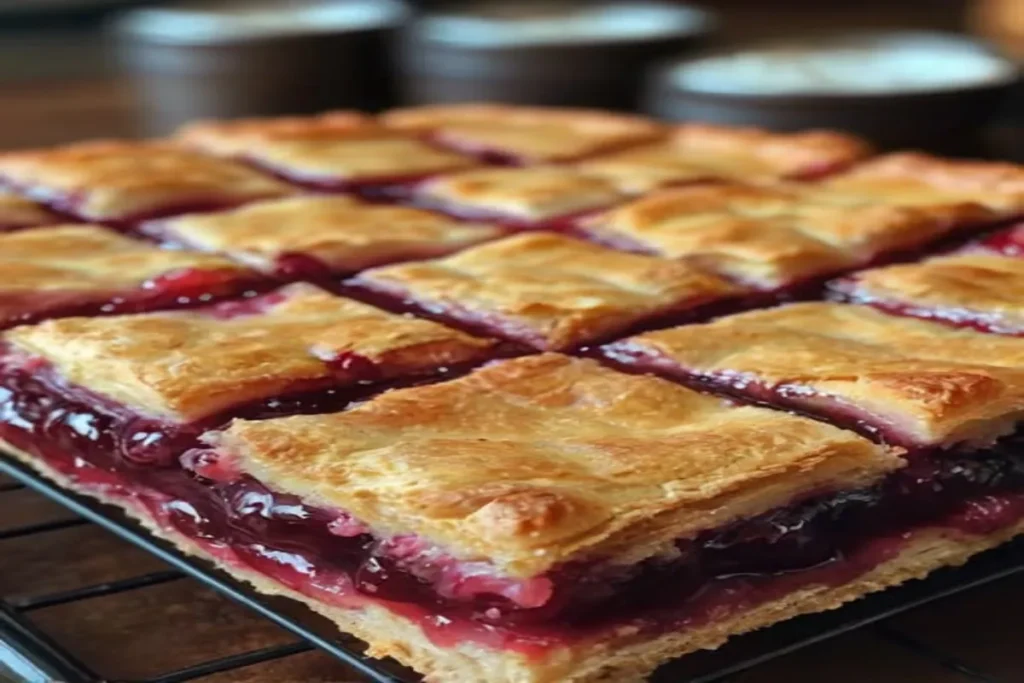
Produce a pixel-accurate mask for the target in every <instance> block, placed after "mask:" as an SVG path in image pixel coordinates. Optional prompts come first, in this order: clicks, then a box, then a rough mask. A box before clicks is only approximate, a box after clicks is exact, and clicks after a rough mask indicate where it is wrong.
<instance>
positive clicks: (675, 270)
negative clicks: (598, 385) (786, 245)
mask: <svg viewBox="0 0 1024 683" xmlns="http://www.w3.org/2000/svg"><path fill="white" fill-rule="evenodd" d="M350 282H351V284H353V285H356V286H358V287H361V288H364V289H367V290H370V291H372V292H377V293H383V294H386V295H389V296H391V297H393V298H394V299H395V300H397V301H402V302H404V303H406V304H409V305H413V306H416V307H417V308H419V309H421V310H423V311H427V312H430V313H433V314H435V315H436V316H438V317H440V319H442V320H445V319H453V320H456V321H459V322H461V323H463V324H465V325H467V326H469V327H470V329H479V330H484V331H486V332H487V333H488V334H494V335H496V336H499V337H504V338H506V339H512V340H516V341H520V342H523V343H526V344H529V345H531V346H533V347H535V348H538V349H566V348H570V347H574V346H579V345H581V344H585V343H589V342H593V341H595V340H598V339H603V338H608V337H609V336H610V335H614V334H616V333H620V332H623V331H624V330H626V329H628V328H630V327H631V326H633V325H635V324H637V323H640V322H642V321H646V320H651V319H653V318H658V317H664V316H671V315H684V316H685V315H686V314H687V313H691V312H693V311H694V309H695V308H697V307H698V306H700V305H701V304H706V303H708V302H711V301H721V300H722V299H724V298H726V297H729V296H734V295H736V294H738V293H740V292H741V291H742V290H741V289H740V288H739V287H737V286H735V285H733V284H730V283H729V282H727V281H725V280H723V279H721V278H719V277H717V276H715V275H711V274H709V273H707V272H704V271H702V270H700V269H699V268H697V267H695V266H693V265H691V264H688V263H683V262H679V261H671V260H667V259H660V258H657V257H652V256H642V255H639V254H628V253H623V252H618V251H614V250H612V249H607V248H605V247H601V246H598V245H595V244H591V243H589V242H583V241H581V240H577V239H573V238H570V237H564V236H562V235H557V234H553V233H539V232H538V233H525V234H521V235H516V236H513V237H508V238H505V239H502V240H499V241H497V242H491V243H489V244H484V245H481V246H477V247H473V248H471V249H467V250H465V251H463V252H460V253H458V254H455V255H454V256H449V257H447V258H443V259H438V260H435V261H423V262H413V263H405V264H400V265H395V266H387V267H384V268H376V269H373V270H369V271H366V272H364V273H362V274H361V275H360V276H358V277H356V278H355V279H354V280H352V281H350Z"/></svg>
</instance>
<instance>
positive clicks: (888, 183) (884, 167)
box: [822, 152, 1024, 216]
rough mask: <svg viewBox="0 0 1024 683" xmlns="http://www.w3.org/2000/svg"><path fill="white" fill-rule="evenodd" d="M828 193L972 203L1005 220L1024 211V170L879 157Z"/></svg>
mask: <svg viewBox="0 0 1024 683" xmlns="http://www.w3.org/2000/svg"><path fill="white" fill-rule="evenodd" d="M822 184H823V185H824V186H826V187H828V188H832V189H835V190H837V191H841V192H844V193H848V194H860V195H863V196H865V197H867V198H876V199H880V200H883V201H895V202H899V203H901V204H913V205H919V206H931V205H934V204H948V203H951V202H972V203H975V204H980V205H982V206H985V207H987V208H988V209H990V210H991V211H993V212H995V213H996V214H998V215H1001V216H1014V215H1017V214H1020V213H1021V212H1022V211H1024V166H1020V165H1018V164H1010V163H1002V162H992V161H960V160H953V159H942V158H939V157H934V156H929V155H927V154H921V153H917V152H898V153H893V154H887V155H884V156H880V157H876V158H874V159H872V160H870V161H867V162H865V163H863V164H860V165H858V166H855V167H854V168H852V169H851V170H849V171H847V172H846V173H841V174H838V175H836V176H833V177H831V178H828V179H826V180H825V181H823V183H822Z"/></svg>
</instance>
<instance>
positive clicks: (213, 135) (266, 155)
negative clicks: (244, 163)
mask: <svg viewBox="0 0 1024 683" xmlns="http://www.w3.org/2000/svg"><path fill="white" fill-rule="evenodd" d="M177 137H178V138H179V139H180V140H182V141H183V142H185V143H187V144H190V145H192V146H195V147H198V148H200V149H203V150H205V151H208V152H212V153H214V154H222V155H227V156H239V157H244V158H246V159H250V160H252V161H256V162H258V163H260V164H263V165H265V166H268V167H271V168H274V169H275V170H278V171H280V172H282V173H285V174H288V175H289V176H291V177H294V178H296V179H308V180H316V179H323V180H330V179H335V180H364V179H376V178H382V179H387V178H392V177H394V178H401V177H405V176H416V175H423V174H427V173H437V172H440V171H452V170H456V169H463V168H468V167H470V166H475V165H476V164H477V162H476V161H474V160H473V159H470V158H468V157H465V156H463V155H460V154H457V153H455V152H452V151H448V150H444V149H439V148H438V147H436V146H433V145H430V144H427V143H426V142H423V141H421V140H419V139H417V138H416V137H415V136H413V135H409V134H406V133H402V132H401V131H394V130H389V129H387V128H384V127H383V126H381V125H380V124H379V123H377V122H375V121H374V120H373V119H372V118H371V117H369V116H366V115H364V114H360V113H358V112H347V111H339V112H328V113H325V114H320V115H319V116H310V117H297V116H296V117H284V118H272V119H238V120H232V121H200V122H197V123H193V124H191V125H188V126H185V127H184V128H182V129H181V130H180V131H179V132H178V136H177Z"/></svg>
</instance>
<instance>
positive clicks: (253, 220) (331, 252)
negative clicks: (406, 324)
mask: <svg viewBox="0 0 1024 683" xmlns="http://www.w3.org/2000/svg"><path fill="white" fill-rule="evenodd" d="M152 228H153V230H154V231H155V232H156V233H157V234H159V235H161V236H163V237H166V238H169V239H171V240H174V241H177V242H182V243H184V244H186V245H188V246H190V247H193V248H198V249H203V250H205V251H215V252H220V253H224V254H227V255H229V256H231V257H232V258H234V259H237V260H238V261H241V262H243V263H246V264H248V265H251V266H253V267H255V268H258V269H260V270H263V271H271V272H272V271H274V270H275V267H276V265H277V261H278V259H279V258H280V257H282V256H286V255H289V254H304V255H307V256H312V257H315V258H316V259H318V260H319V261H321V262H323V263H325V264H327V265H328V266H330V267H331V268H332V269H334V270H337V271H341V272H352V271H356V270H361V269H363V268H368V267H370V266H376V265H381V264H384V263H389V262H393V261H401V260H405V259H409V258H431V257H435V256H443V255H445V254H448V253H450V252H453V251H457V250H458V249H461V248H463V247H466V246H469V245H471V244H476V243H477V242H483V241H486V240H488V239H492V238H495V237H498V236H499V235H501V234H503V233H502V231H501V230H500V229H498V228H495V227H493V226H489V225H483V224H471V223H465V222H462V221H456V220H455V219H452V218H448V217H445V216H441V215H438V214H436V213H431V212H429V211H421V210H419V209H412V208H407V207H400V206H382V205H378V204H365V203H362V202H359V201H356V200H354V199H351V198H348V197H342V196H330V197H328V196H306V197H289V198H286V199H278V200H271V201H266V202H254V203H252V204H247V205H245V206H243V207H241V208H238V209H235V210H232V211H222V212H218V213H210V214H193V215H187V216H180V217H178V218H173V219H169V220H166V221H160V222H159V223H158V224H156V225H154V226H152Z"/></svg>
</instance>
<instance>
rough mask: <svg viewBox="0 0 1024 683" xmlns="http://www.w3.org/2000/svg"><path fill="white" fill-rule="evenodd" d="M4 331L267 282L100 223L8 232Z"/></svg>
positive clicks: (2, 251)
mask: <svg viewBox="0 0 1024 683" xmlns="http://www.w3.org/2000/svg"><path fill="white" fill-rule="evenodd" d="M0 274H2V277H0V328H4V327H9V326H11V325H15V324H22V323H26V322H33V321H36V320H41V319H43V318H52V317H64V316H70V315H111V314H115V313H131V312H136V311H146V310H158V309H165V308H188V307H190V306H199V305H203V304H206V303H209V302H211V301H214V300H216V299H220V298H224V297H225V296H230V295H235V294H240V293H242V292H244V291H246V290H247V289H249V288H251V287H254V286H256V287H259V286H260V285H262V286H263V287H264V288H265V287H266V284H265V282H264V281H263V279H262V278H260V277H259V276H257V275H256V274H255V273H253V272H252V271H249V270H247V269H244V268H242V267H240V266H238V265H236V264H234V263H232V262H231V261H229V260H228V259H225V258H221V257H219V256H213V255H209V254H196V253H191V252H185V251H169V250H166V249H159V248H157V247H155V246H153V245H152V244H148V243H146V242H139V241H136V240H133V239H129V238H127V237H124V236H123V235H121V234H119V233H117V232H114V231H113V230H110V229H108V228H104V227H101V226H95V225H58V226H52V227H43V228H36V229H34V230H22V231H18V232H12V233H6V234H0Z"/></svg>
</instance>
